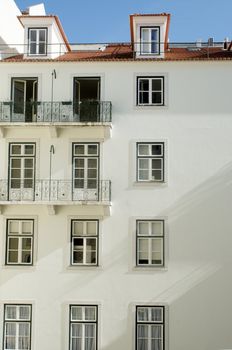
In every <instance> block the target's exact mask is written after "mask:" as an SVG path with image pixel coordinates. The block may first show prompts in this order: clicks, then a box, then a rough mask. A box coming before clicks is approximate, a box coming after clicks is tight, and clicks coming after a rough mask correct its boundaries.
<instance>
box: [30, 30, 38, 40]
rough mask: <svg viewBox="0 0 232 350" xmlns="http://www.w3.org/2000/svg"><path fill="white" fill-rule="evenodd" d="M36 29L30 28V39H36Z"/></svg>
mask: <svg viewBox="0 0 232 350" xmlns="http://www.w3.org/2000/svg"><path fill="white" fill-rule="evenodd" d="M36 33H37V32H36V30H30V40H31V41H36Z"/></svg>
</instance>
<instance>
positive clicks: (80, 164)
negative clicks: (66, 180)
mask: <svg viewBox="0 0 232 350" xmlns="http://www.w3.org/2000/svg"><path fill="white" fill-rule="evenodd" d="M84 162H85V161H84V159H80V158H78V159H75V160H74V166H75V168H84V166H85V163H84Z"/></svg>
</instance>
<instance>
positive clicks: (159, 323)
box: [135, 305, 165, 350]
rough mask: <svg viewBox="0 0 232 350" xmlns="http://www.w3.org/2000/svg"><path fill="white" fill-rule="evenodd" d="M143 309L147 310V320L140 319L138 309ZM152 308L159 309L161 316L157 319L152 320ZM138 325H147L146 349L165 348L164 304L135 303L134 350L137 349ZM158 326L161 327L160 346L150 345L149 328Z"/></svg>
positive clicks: (158, 349)
mask: <svg viewBox="0 0 232 350" xmlns="http://www.w3.org/2000/svg"><path fill="white" fill-rule="evenodd" d="M140 309H144V310H147V314H148V319H147V320H140V319H139V317H138V315H139V310H140ZM152 309H156V310H158V309H159V310H160V314H161V318H160V319H158V320H152ZM139 326H144V327H147V330H148V337H147V343H148V347H147V349H148V350H165V306H163V305H162V306H161V305H137V306H136V347H135V348H136V350H139V346H138V342H139V332H138V328H139ZM154 326H156V327H159V328H160V329H161V338H159V339H160V340H161V347H159V346H158V347H155V348H154V347H152V334H151V329H152V327H154Z"/></svg>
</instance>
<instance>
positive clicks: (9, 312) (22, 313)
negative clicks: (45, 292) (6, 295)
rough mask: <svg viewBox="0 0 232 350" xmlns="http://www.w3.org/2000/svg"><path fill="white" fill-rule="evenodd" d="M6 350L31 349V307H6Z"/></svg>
mask: <svg viewBox="0 0 232 350" xmlns="http://www.w3.org/2000/svg"><path fill="white" fill-rule="evenodd" d="M3 344H4V345H3V346H4V350H8V349H10V350H14V349H15V350H19V349H20V350H30V349H31V305H13V304H7V305H5V307H4V342H3Z"/></svg>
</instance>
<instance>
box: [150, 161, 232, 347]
mask: <svg viewBox="0 0 232 350" xmlns="http://www.w3.org/2000/svg"><path fill="white" fill-rule="evenodd" d="M231 209H232V163H229V164H227V165H226V166H225V167H223V168H222V169H221V170H220V171H219V172H218V173H217V174H215V175H214V176H212V177H211V178H209V179H208V180H207V181H206V182H204V183H202V184H201V185H200V186H198V187H197V188H195V189H194V190H193V191H191V192H189V193H188V194H186V195H185V196H183V197H182V198H181V199H180V200H178V201H177V202H176V203H175V204H173V205H172V206H171V207H170V208H168V209H167V210H165V213H161V215H166V216H168V218H169V220H168V221H169V265H168V272H167V274H168V276H169V277H168V278H170V279H171V278H172V276H173V273H174V274H177V275H178V274H179V275H180V276H181V275H182V278H179V279H178V278H177V279H176V281H175V283H170V285H169V287H168V288H166V289H165V290H163V291H162V292H161V293H159V294H158V295H154V298H153V299H152V300H151V303H154V304H155V303H156V302H163V303H167V305H169V307H168V308H169V322H168V324H169V343H170V344H169V350H186V349H188V350H198V349H199V350H219V349H231V348H232V332H231V326H230V325H231V314H232V298H231V295H232V278H231V274H232V249H231V247H232V220H231V219H230V218H231V213H232V211H231ZM188 266H189V272H188V273H185V272H184V273H182V271H185V269H186V271H187V270H188Z"/></svg>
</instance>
